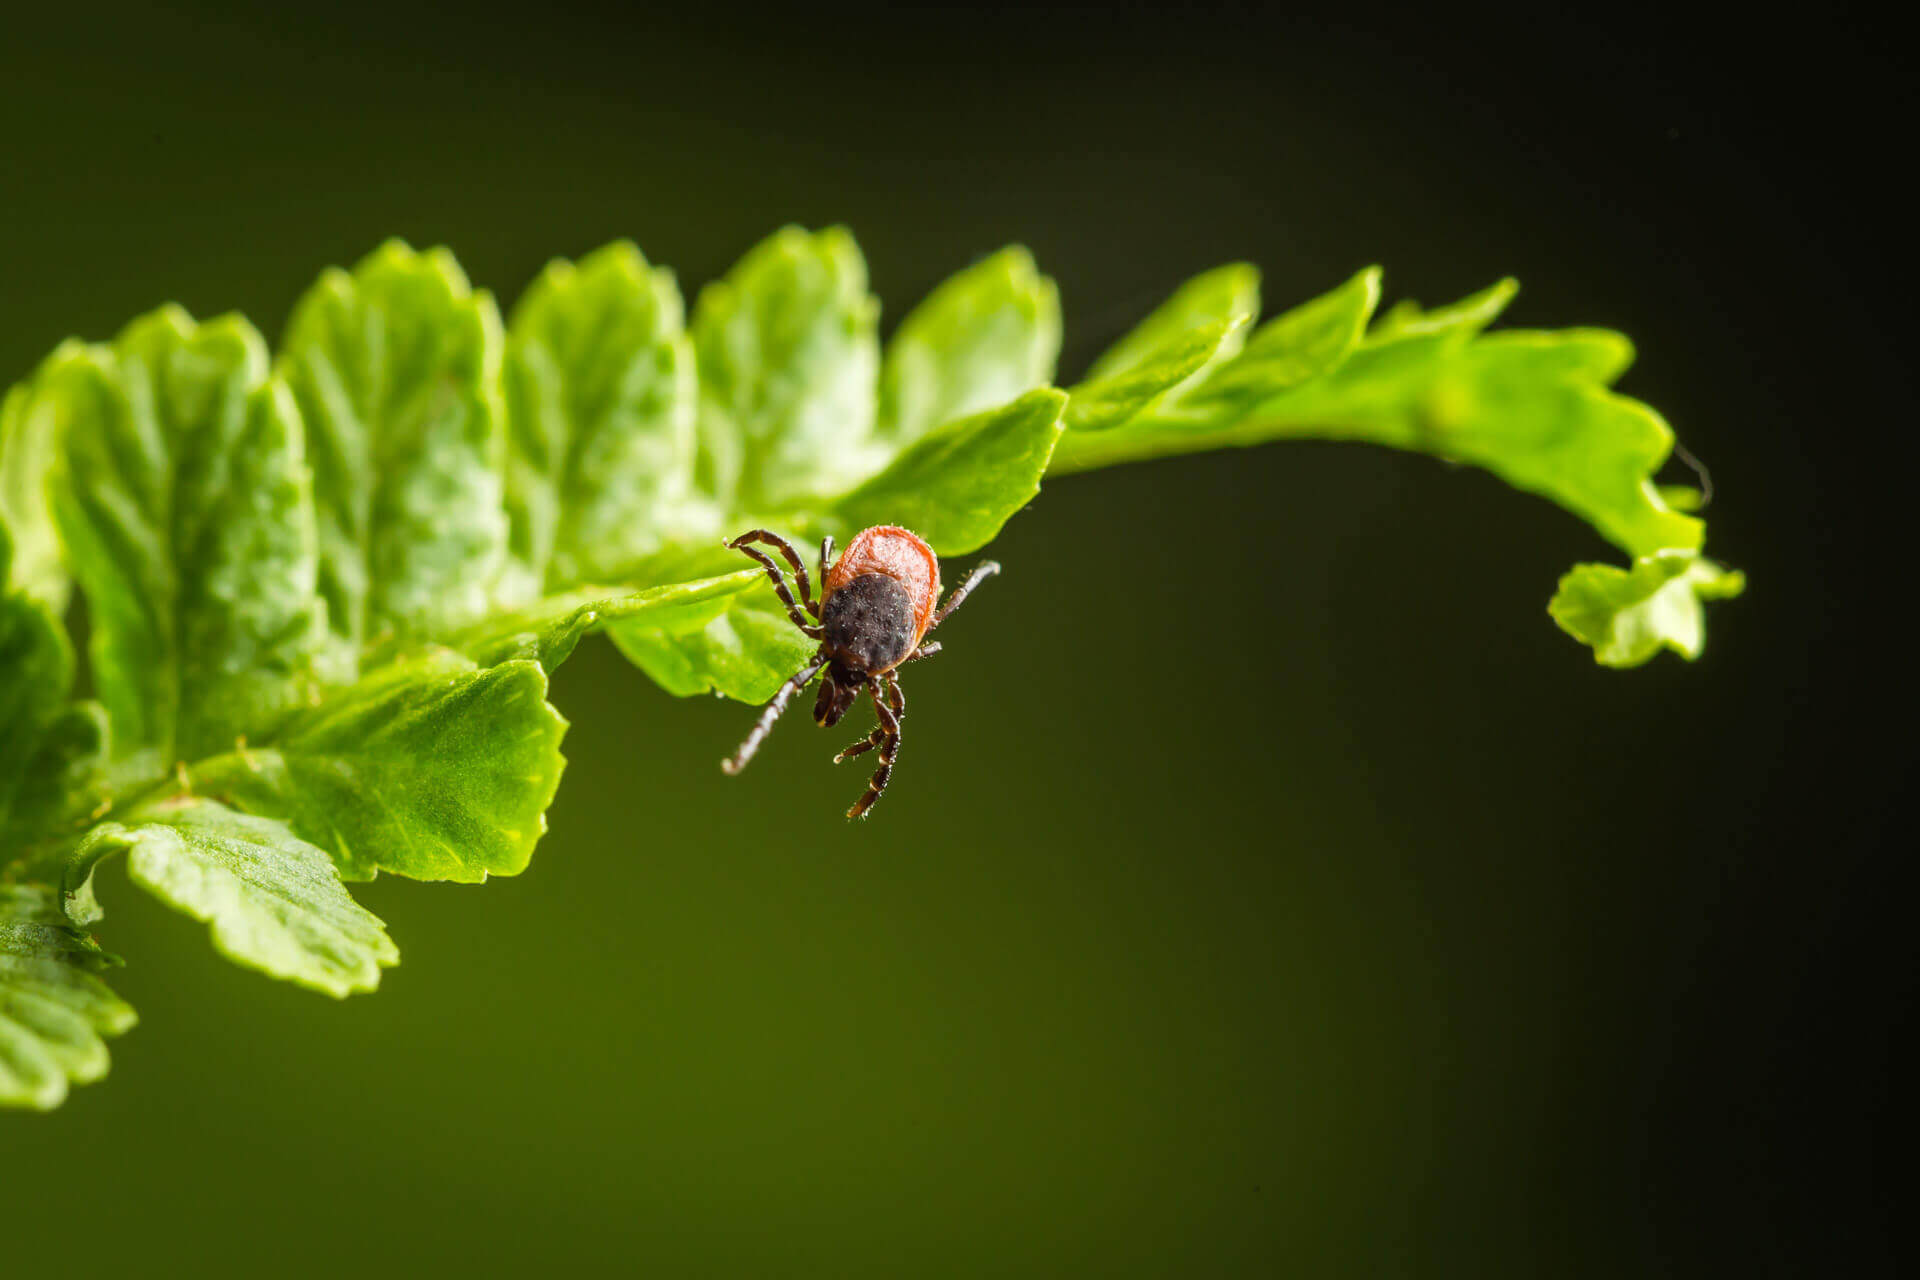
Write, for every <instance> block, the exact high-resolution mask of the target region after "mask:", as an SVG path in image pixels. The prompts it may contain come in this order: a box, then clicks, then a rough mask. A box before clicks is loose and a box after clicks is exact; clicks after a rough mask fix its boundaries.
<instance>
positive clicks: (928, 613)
mask: <svg viewBox="0 0 1920 1280" xmlns="http://www.w3.org/2000/svg"><path fill="white" fill-rule="evenodd" d="M755 542H763V543H766V544H767V545H768V546H771V547H774V548H775V549H777V550H778V551H779V552H780V554H781V555H782V556H783V557H785V559H786V561H787V563H788V564H789V565H790V566H792V569H793V576H794V578H795V580H796V581H797V582H798V583H799V586H800V603H798V604H796V603H795V601H794V599H793V594H792V592H791V591H789V590H788V588H787V582H786V578H785V577H784V576H783V575H782V574H781V572H780V566H778V565H777V564H775V563H774V562H773V559H772V557H770V556H768V555H767V554H766V553H765V552H763V551H761V550H759V549H758V548H756V547H753V546H751V545H749V544H751V543H755ZM727 545H728V546H729V547H732V548H734V549H735V550H738V551H744V552H745V553H746V554H748V555H750V556H752V557H753V558H754V559H755V560H758V561H759V562H760V564H761V565H762V566H763V567H764V568H765V569H766V571H767V577H768V578H769V579H771V580H772V582H773V589H774V590H775V591H776V592H778V593H779V596H780V601H781V603H782V604H784V605H786V606H787V616H788V617H790V618H792V619H793V625H794V626H796V627H798V628H800V630H801V631H802V632H804V633H806V635H808V636H809V637H811V638H813V639H815V640H818V641H820V648H819V651H818V652H816V653H815V654H814V655H813V657H812V659H810V660H809V661H808V663H807V665H806V666H804V667H802V668H801V669H800V670H799V671H796V672H795V673H794V674H793V678H792V679H790V680H788V681H787V682H786V683H785V684H783V685H781V686H780V691H779V692H778V693H776V694H774V696H773V699H772V701H770V702H768V703H767V709H766V711H765V712H764V713H763V714H762V715H761V717H760V721H759V723H757V724H756V725H754V727H753V732H751V733H749V734H748V735H747V740H746V741H745V742H743V743H741V744H740V750H739V751H737V752H735V753H734V755H733V756H732V758H731V759H728V760H726V761H724V762H722V764H721V768H723V769H725V770H726V771H727V772H728V773H738V772H740V770H742V769H744V768H746V766H747V762H748V761H749V760H751V759H753V755H754V752H756V751H758V750H759V749H760V742H761V740H762V739H764V738H765V737H766V736H767V732H768V731H769V730H770V729H772V728H773V722H774V721H775V720H777V719H779V717H780V713H781V712H782V711H784V710H786V707H787V703H788V701H789V700H791V699H792V697H793V695H794V694H795V693H796V692H798V691H799V690H800V689H802V688H803V687H805V685H806V683H807V681H809V680H811V679H813V677H814V676H815V675H818V674H820V673H821V672H822V671H824V672H825V675H824V676H822V678H821V681H820V696H819V697H818V698H817V699H816V700H815V702H814V704H813V718H814V722H815V723H816V724H819V725H822V726H829V725H834V724H838V723H839V721H840V717H842V716H844V715H845V714H846V713H847V709H848V708H849V707H851V706H852V705H853V702H854V699H856V698H858V697H859V696H860V691H861V690H862V689H865V690H866V691H867V693H868V694H869V695H870V696H871V697H872V699H873V711H874V715H875V716H876V717H877V718H878V719H879V721H880V725H879V727H878V728H876V729H875V730H874V731H873V732H872V733H871V734H869V735H868V736H867V738H866V740H865V741H863V742H856V743H854V744H853V746H851V747H849V748H847V749H846V750H845V751H842V752H841V753H840V754H839V755H837V756H835V757H834V762H835V763H838V762H840V761H841V760H845V759H847V758H849V757H851V756H857V755H860V754H861V753H863V752H866V751H871V750H873V749H874V748H876V747H877V748H879V750H880V767H879V768H878V769H876V770H875V771H874V774H873V780H872V782H871V783H870V784H869V785H868V787H867V792H866V794H865V795H863V796H861V797H860V799H859V801H858V802H857V803H856V804H855V805H854V806H853V808H851V809H849V810H848V811H847V816H848V817H849V818H858V817H860V816H861V815H863V814H865V813H866V811H867V810H868V809H870V808H872V807H873V802H874V801H876V800H878V799H879V798H880V793H881V792H882V791H884V790H886V786H887V779H888V778H889V777H890V776H891V775H892V773H893V760H894V756H895V755H896V754H898V752H899V749H900V721H901V720H902V719H903V718H904V717H905V716H906V713H907V697H906V694H904V693H902V692H901V691H900V681H899V678H898V677H897V676H896V675H895V674H894V671H895V668H897V667H899V666H900V665H901V664H903V663H907V662H915V661H918V660H919V659H921V658H930V657H932V656H933V655H934V654H935V653H938V652H939V651H940V646H939V645H937V644H923V643H922V641H923V640H924V639H925V638H926V634H927V632H929V631H931V630H933V629H934V628H935V627H937V626H939V625H940V623H941V622H942V621H943V620H944V619H945V618H946V616H947V615H948V614H950V613H952V612H953V611H954V610H955V609H957V608H959V607H960V602H961V601H963V600H965V599H966V598H967V594H968V593H969V592H970V591H972V590H973V589H974V587H976V586H977V585H979V583H980V582H981V580H982V579H984V578H987V577H990V576H992V575H993V574H996V573H998V572H1000V566H999V565H997V564H995V563H993V561H991V560H988V561H986V562H984V563H982V564H980V565H979V566H978V567H976V568H975V569H974V571H973V572H972V573H971V574H969V575H968V577H967V580H966V582H965V583H964V584H963V585H962V586H961V587H960V589H959V590H957V591H955V592H954V593H953V595H952V597H951V598H949V599H948V601H947V603H946V605H945V606H944V607H943V608H941V609H940V610H939V612H937V613H936V612H935V611H934V604H935V602H936V601H938V600H939V598H940V561H939V558H938V557H936V556H935V555H934V554H933V548H932V547H929V546H928V545H927V544H926V543H925V542H922V541H921V540H920V539H919V538H917V537H915V536H914V535H913V534H911V533H909V532H908V531H907V530H905V529H901V528H897V527H896V526H893V525H876V526H875V527H874V528H871V529H867V530H864V531H863V532H862V533H860V535H859V536H858V537H856V538H854V540H853V543H852V544H851V545H850V546H848V548H847V550H846V553H845V554H844V555H842V556H841V557H840V558H839V559H838V560H834V559H833V539H832V538H828V539H827V540H826V541H825V542H823V543H821V545H820V599H819V601H818V602H817V603H816V602H815V601H814V599H813V589H812V586H811V584H810V583H809V582H808V580H807V571H806V568H805V567H804V566H803V565H802V564H801V563H800V556H799V553H798V552H796V551H795V550H794V549H793V546H792V544H790V543H788V542H787V540H786V539H784V538H782V537H780V536H778V535H777V534H772V533H768V532H767V531H766V530H765V529H754V530H752V531H750V532H748V533H743V534H741V535H740V536H739V537H737V538H735V539H733V540H732V541H731V542H729V543H728V544H727ZM829 561H831V563H829ZM802 604H804V605H805V607H806V613H807V614H811V615H813V617H814V618H815V619H817V620H818V621H817V623H816V622H810V621H808V619H807V616H806V614H803V613H802V612H801V605H802Z"/></svg>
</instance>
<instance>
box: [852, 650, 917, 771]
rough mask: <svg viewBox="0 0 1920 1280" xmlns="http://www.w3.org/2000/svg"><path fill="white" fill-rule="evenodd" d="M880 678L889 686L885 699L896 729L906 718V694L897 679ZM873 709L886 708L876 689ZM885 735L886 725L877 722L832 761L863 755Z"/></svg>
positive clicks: (876, 712) (877, 744)
mask: <svg viewBox="0 0 1920 1280" xmlns="http://www.w3.org/2000/svg"><path fill="white" fill-rule="evenodd" d="M909 661H911V659H909ZM881 679H882V680H886V681H887V682H888V683H889V685H890V686H891V688H890V690H889V692H888V695H887V700H888V701H889V702H890V703H892V705H893V717H894V728H895V729H896V730H898V728H899V725H900V721H902V720H905V719H906V718H907V695H906V694H905V693H904V692H903V691H902V690H901V688H900V683H899V681H897V680H893V679H892V678H891V677H889V676H882V677H881ZM873 709H874V712H875V714H876V715H877V714H878V713H880V712H882V711H885V710H886V708H885V707H883V706H881V705H880V694H879V692H878V691H877V690H876V691H875V692H874V695H873ZM886 737H887V727H886V725H884V724H877V725H875V726H874V727H873V732H872V733H870V734H868V735H867V736H866V738H865V739H863V740H862V741H860V742H856V743H854V744H853V745H852V746H850V747H848V748H847V749H846V750H845V751H842V752H841V753H840V754H839V755H837V756H835V757H834V758H833V762H834V763H835V764H839V763H840V762H841V761H842V760H851V759H853V758H854V757H855V756H862V755H865V754H866V753H867V752H869V751H871V750H873V749H874V748H875V747H877V746H879V745H880V744H881V743H882V742H884V741H886Z"/></svg>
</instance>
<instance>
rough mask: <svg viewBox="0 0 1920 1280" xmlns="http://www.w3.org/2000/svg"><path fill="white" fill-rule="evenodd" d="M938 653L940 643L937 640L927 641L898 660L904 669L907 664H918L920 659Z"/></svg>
mask: <svg viewBox="0 0 1920 1280" xmlns="http://www.w3.org/2000/svg"><path fill="white" fill-rule="evenodd" d="M938 652H940V642H939V641H938V640H929V641H927V642H926V643H925V644H923V645H921V646H920V647H919V648H918V649H915V650H914V651H913V652H912V653H910V654H908V655H907V656H906V657H904V658H902V659H900V665H901V666H903V667H904V666H906V665H907V664H908V663H909V662H918V661H920V660H921V659H922V658H931V657H932V656H933V655H934V654H936V653H938Z"/></svg>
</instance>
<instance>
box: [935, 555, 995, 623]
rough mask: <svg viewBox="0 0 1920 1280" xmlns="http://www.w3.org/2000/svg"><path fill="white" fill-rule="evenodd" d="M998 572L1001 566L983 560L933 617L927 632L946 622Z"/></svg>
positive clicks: (974, 567)
mask: <svg viewBox="0 0 1920 1280" xmlns="http://www.w3.org/2000/svg"><path fill="white" fill-rule="evenodd" d="M998 572H1000V566H999V565H998V564H997V563H995V562H994V561H992V560H982V561H981V562H980V563H979V564H977V565H975V566H973V572H972V573H970V574H968V575H967V580H966V581H965V582H963V583H961V584H960V585H959V586H957V587H955V588H954V589H953V594H952V595H950V596H948V597H947V602H946V603H945V604H943V605H941V606H940V612H938V613H936V614H934V615H933V621H932V622H929V623H928V624H927V630H929V631H931V630H933V629H934V628H935V627H937V626H939V625H940V624H941V623H943V622H945V621H946V620H947V615H948V614H950V613H952V612H953V611H954V610H955V609H958V608H959V607H960V606H961V605H963V604H965V603H966V602H967V597H968V596H969V595H971V594H973V589H974V588H975V587H977V586H979V585H980V584H981V583H983V582H985V581H986V580H987V579H988V578H991V577H992V576H993V575H994V574H996V573H998Z"/></svg>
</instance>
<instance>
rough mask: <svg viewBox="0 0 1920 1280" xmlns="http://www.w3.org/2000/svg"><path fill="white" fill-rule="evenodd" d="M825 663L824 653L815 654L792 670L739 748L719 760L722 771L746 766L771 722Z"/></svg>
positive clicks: (764, 736)
mask: <svg viewBox="0 0 1920 1280" xmlns="http://www.w3.org/2000/svg"><path fill="white" fill-rule="evenodd" d="M826 665H827V657H826V655H825V654H815V655H814V658H813V661H811V662H809V663H808V664H807V665H806V666H804V667H802V668H800V669H799V670H798V671H796V672H794V673H793V676H792V677H791V678H790V679H789V680H788V681H787V682H786V683H785V684H783V685H781V686H780V692H778V693H776V694H774V695H773V700H772V701H770V702H768V703H767V709H766V710H765V711H762V712H761V713H760V719H759V720H757V721H755V722H754V726H753V731H752V732H751V733H749V734H747V738H746V741H745V742H742V743H741V744H740V749H739V750H738V751H736V752H734V753H733V754H732V755H731V756H729V757H728V758H727V759H725V760H722V761H721V762H720V771H721V772H722V773H727V774H735V773H738V772H740V771H741V770H742V769H744V768H746V767H747V762H748V761H749V760H751V759H753V754H754V752H756V751H758V750H760V743H761V742H762V741H764V740H765V739H766V736H767V734H768V732H769V731H771V730H772V728H773V722H774V721H775V720H778V719H779V718H780V713H781V712H782V711H785V710H786V709H787V703H788V702H790V701H791V700H792V699H793V695H794V694H796V693H798V692H800V690H801V689H802V688H803V687H805V685H806V683H807V681H809V680H811V679H813V677H814V676H815V675H816V674H817V673H818V672H819V670H820V668H822V667H824V666H826Z"/></svg>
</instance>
